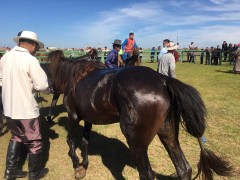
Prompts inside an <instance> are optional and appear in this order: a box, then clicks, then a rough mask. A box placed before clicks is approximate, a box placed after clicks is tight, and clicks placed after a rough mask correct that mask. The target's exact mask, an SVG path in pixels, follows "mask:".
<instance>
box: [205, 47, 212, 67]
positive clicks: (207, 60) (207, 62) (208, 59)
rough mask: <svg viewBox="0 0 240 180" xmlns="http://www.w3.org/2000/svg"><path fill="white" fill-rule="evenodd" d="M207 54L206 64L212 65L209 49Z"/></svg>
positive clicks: (206, 51) (206, 50)
mask: <svg viewBox="0 0 240 180" xmlns="http://www.w3.org/2000/svg"><path fill="white" fill-rule="evenodd" d="M205 53H206V61H205V64H207V65H210V64H211V62H210V50H209V48H208V47H207V48H206V49H205Z"/></svg>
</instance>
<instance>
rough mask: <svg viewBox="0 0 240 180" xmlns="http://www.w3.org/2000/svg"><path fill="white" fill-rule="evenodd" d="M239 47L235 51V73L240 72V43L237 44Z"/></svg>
mask: <svg viewBox="0 0 240 180" xmlns="http://www.w3.org/2000/svg"><path fill="white" fill-rule="evenodd" d="M237 47H238V48H237V49H236V50H235V52H234V55H235V58H236V61H235V64H234V67H233V72H234V74H237V73H240V43H239V44H238V45H237Z"/></svg>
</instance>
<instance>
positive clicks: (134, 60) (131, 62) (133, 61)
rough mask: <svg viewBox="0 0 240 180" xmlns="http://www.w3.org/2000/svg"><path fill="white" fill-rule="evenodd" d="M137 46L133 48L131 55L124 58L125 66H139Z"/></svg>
mask: <svg viewBox="0 0 240 180" xmlns="http://www.w3.org/2000/svg"><path fill="white" fill-rule="evenodd" d="M139 64H140V59H139V48H134V50H133V52H132V54H131V56H130V57H129V58H127V59H126V60H125V66H139Z"/></svg>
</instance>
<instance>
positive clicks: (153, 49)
mask: <svg viewBox="0 0 240 180" xmlns="http://www.w3.org/2000/svg"><path fill="white" fill-rule="evenodd" d="M155 52H156V50H155V47H152V49H151V51H150V60H151V62H154V56H155Z"/></svg>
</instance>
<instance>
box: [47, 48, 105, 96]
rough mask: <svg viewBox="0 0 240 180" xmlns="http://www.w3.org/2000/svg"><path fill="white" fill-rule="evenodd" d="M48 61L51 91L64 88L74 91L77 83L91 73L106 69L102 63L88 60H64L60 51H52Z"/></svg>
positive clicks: (61, 90)
mask: <svg viewBox="0 0 240 180" xmlns="http://www.w3.org/2000/svg"><path fill="white" fill-rule="evenodd" d="M48 60H49V61H50V66H49V70H50V73H51V81H52V86H53V89H54V90H55V91H59V92H63V91H64V89H65V88H72V89H75V86H76V84H77V82H78V81H79V80H81V79H82V78H83V77H85V76H86V75H88V74H89V73H91V72H92V71H94V70H97V69H105V68H107V67H106V66H105V65H104V64H103V63H102V62H100V61H95V60H89V59H88V58H81V59H79V60H77V59H74V60H72V59H70V58H65V57H64V55H63V51H61V50H56V51H52V52H51V53H50V54H49V56H48Z"/></svg>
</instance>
